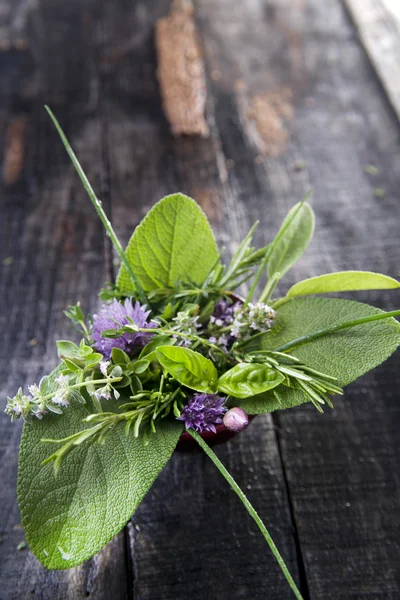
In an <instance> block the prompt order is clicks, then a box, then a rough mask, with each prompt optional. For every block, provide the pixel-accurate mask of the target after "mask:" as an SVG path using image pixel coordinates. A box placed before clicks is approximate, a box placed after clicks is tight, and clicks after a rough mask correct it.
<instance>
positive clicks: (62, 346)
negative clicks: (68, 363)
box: [56, 340, 82, 360]
mask: <svg viewBox="0 0 400 600" xmlns="http://www.w3.org/2000/svg"><path fill="white" fill-rule="evenodd" d="M56 344H57V351H58V356H59V357H60V358H69V359H70V360H74V359H77V360H82V354H81V352H80V350H79V347H78V346H77V345H76V344H74V343H73V342H70V341H68V340H58V341H57V342H56Z"/></svg>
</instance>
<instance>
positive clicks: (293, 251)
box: [268, 202, 315, 277]
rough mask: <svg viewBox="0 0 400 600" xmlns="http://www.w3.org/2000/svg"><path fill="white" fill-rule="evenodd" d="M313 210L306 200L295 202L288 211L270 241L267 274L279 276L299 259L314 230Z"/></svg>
mask: <svg viewBox="0 0 400 600" xmlns="http://www.w3.org/2000/svg"><path fill="white" fill-rule="evenodd" d="M314 220H315V219H314V211H313V209H312V208H311V206H310V205H309V204H308V203H307V202H301V203H298V204H295V206H293V208H292V209H291V210H290V211H289V212H288V214H287V215H286V217H285V219H284V220H283V223H282V225H281V227H280V229H279V231H278V233H277V235H276V237H275V240H274V241H273V242H272V245H271V246H272V248H271V254H270V256H269V259H268V276H269V277H273V275H275V273H280V276H281V277H283V275H284V274H285V273H286V272H287V271H289V269H290V268H291V267H292V266H293V265H294V264H295V263H296V262H297V261H298V260H299V258H300V257H301V256H302V255H303V254H304V252H305V251H306V249H307V246H308V244H309V243H310V241H311V238H312V235H313V232H314Z"/></svg>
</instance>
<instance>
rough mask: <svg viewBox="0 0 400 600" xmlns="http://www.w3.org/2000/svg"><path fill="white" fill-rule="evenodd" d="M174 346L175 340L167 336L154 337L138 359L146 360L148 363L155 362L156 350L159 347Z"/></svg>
mask: <svg viewBox="0 0 400 600" xmlns="http://www.w3.org/2000/svg"><path fill="white" fill-rule="evenodd" d="M174 344H176V340H175V339H174V338H172V337H170V336H168V335H158V336H156V337H154V338H153V339H152V340H150V342H149V343H148V344H146V345H145V347H144V348H143V350H142V351H141V353H140V354H139V359H140V358H146V359H147V360H148V361H150V362H151V361H152V360H156V359H157V356H156V350H157V348H159V347H160V346H173V345H174Z"/></svg>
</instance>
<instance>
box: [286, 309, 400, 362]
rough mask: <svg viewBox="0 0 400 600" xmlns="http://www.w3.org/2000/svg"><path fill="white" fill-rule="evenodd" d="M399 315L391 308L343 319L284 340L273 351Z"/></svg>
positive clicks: (290, 347) (289, 348) (301, 344)
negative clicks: (348, 319)
mask: <svg viewBox="0 0 400 600" xmlns="http://www.w3.org/2000/svg"><path fill="white" fill-rule="evenodd" d="M399 315H400V310H392V311H391V312H387V313H378V314H376V315H369V316H368V317H360V318H359V319H354V320H353V321H345V322H344V323H338V325H333V326H332V327H327V328H326V329H319V330H318V331H314V332H313V333H308V334H306V335H302V336H301V337H299V338H296V339H295V340H292V341H290V342H286V344H283V345H282V346H279V347H278V348H274V352H287V351H288V350H292V348H294V347H298V346H303V344H308V343H309V342H313V341H314V340H316V339H318V338H320V337H324V336H325V335H329V334H330V333H335V332H336V331H341V330H342V329H348V328H350V327H356V326H357V325H363V324H364V323H370V322H372V321H380V320H382V319H389V318H390V317H398V316H399Z"/></svg>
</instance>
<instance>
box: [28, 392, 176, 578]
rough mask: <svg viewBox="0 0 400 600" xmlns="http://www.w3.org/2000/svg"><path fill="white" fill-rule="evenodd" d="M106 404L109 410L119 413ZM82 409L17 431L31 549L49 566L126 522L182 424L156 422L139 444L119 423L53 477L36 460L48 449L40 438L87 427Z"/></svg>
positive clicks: (80, 555) (63, 564)
mask: <svg viewBox="0 0 400 600" xmlns="http://www.w3.org/2000/svg"><path fill="white" fill-rule="evenodd" d="M117 406H118V405H117V403H116V402H114V401H112V400H109V401H107V410H110V411H112V412H118V408H117ZM87 416H88V411H87V409H86V408H85V407H84V406H82V405H81V404H79V403H77V402H75V401H73V402H72V405H71V407H70V408H69V409H68V410H66V411H65V412H64V414H63V415H62V416H58V415H53V414H48V415H46V418H45V419H43V420H42V421H41V420H38V419H35V420H34V421H33V423H32V424H31V425H28V424H25V425H24V429H23V434H22V441H21V449H20V457H19V474H18V502H19V507H20V511H21V518H22V524H23V526H24V529H25V533H26V538H27V540H28V542H29V545H30V548H31V550H32V552H33V553H34V554H35V556H36V557H37V558H38V559H39V560H40V562H41V563H42V564H43V565H44V566H45V567H47V568H48V569H67V568H70V567H73V566H75V565H78V564H80V563H82V562H83V561H85V560H87V559H88V558H90V557H91V556H93V555H94V554H96V553H97V552H98V551H99V550H100V549H101V548H102V547H103V546H104V545H105V544H106V543H107V542H109V541H110V540H111V539H112V538H113V536H114V535H116V534H117V533H118V532H119V531H120V530H121V529H122V527H124V525H125V524H126V522H127V521H128V520H129V518H130V517H131V516H132V514H133V512H134V511H135V510H136V508H137V506H138V505H139V503H140V502H141V501H142V500H143V498H144V496H145V495H146V493H147V492H148V490H149V488H150V487H151V485H152V483H153V482H154V480H155V478H156V477H157V475H158V473H159V472H160V471H161V469H162V468H163V467H164V466H165V464H166V463H167V462H168V460H169V458H170V457H171V454H172V453H173V451H174V448H175V446H176V443H177V441H178V439H179V436H180V434H181V432H182V429H183V427H182V424H181V423H179V422H178V421H175V420H162V421H160V423H159V424H158V425H157V432H156V433H154V434H151V435H149V436H148V444H147V445H146V446H145V445H144V444H143V440H142V439H140V438H139V439H136V438H135V437H134V435H133V432H131V433H129V434H128V436H126V435H125V432H124V425H123V424H122V423H121V424H119V425H117V426H115V427H114V428H112V429H111V430H110V431H109V432H108V435H107V436H106V437H105V439H104V440H102V441H103V442H104V443H103V444H102V445H100V444H98V443H97V442H95V443H93V444H82V445H81V446H77V447H76V448H75V449H74V450H73V451H72V452H71V453H70V454H68V455H67V456H65V458H64V459H63V461H62V463H61V467H60V470H59V473H58V475H57V477H55V475H54V470H53V465H51V464H46V465H44V466H41V463H42V461H43V460H44V459H46V458H47V457H48V456H49V455H50V454H52V452H53V451H54V447H53V445H49V444H45V443H43V442H41V441H40V440H41V439H42V438H54V439H60V438H63V437H67V436H69V435H72V434H74V433H76V432H77V431H80V430H83V429H84V428H86V427H88V426H90V425H89V424H84V423H82V419H83V418H84V417H87Z"/></svg>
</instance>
